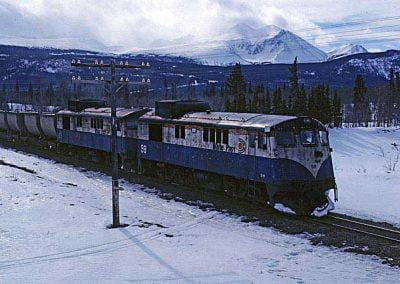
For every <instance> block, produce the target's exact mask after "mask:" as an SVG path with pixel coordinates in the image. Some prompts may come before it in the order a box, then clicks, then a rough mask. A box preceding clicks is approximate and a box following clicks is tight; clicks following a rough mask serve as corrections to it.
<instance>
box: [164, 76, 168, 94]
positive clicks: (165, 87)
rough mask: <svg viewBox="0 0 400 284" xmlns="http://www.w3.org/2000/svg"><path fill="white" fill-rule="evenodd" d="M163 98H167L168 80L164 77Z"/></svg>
mask: <svg viewBox="0 0 400 284" xmlns="http://www.w3.org/2000/svg"><path fill="white" fill-rule="evenodd" d="M164 98H165V99H167V98H168V82H167V78H166V77H165V78H164Z"/></svg>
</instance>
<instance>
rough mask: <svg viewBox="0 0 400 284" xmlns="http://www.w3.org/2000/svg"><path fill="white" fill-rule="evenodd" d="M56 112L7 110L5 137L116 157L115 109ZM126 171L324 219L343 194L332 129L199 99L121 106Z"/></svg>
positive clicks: (79, 105)
mask: <svg viewBox="0 0 400 284" xmlns="http://www.w3.org/2000/svg"><path fill="white" fill-rule="evenodd" d="M72 106H73V107H69V108H68V109H66V110H62V111H59V112H57V113H53V114H44V113H34V112H28V113H22V112H20V113H17V112H9V111H0V131H2V134H1V137H3V138H8V139H9V138H12V139H20V140H22V141H27V142H26V143H36V142H40V144H41V145H43V143H46V145H50V147H49V148H51V149H53V150H55V149H56V150H57V151H61V152H68V153H70V154H71V153H72V154H74V155H77V156H90V157H92V158H93V159H98V160H100V161H103V162H107V161H108V160H109V156H110V155H109V151H110V148H111V147H110V145H111V138H110V137H111V136H110V134H111V125H110V122H111V119H110V118H111V113H110V108H107V107H104V106H103V105H99V104H98V103H93V102H84V101H82V102H75V103H74V104H73V105H72ZM117 123H118V127H117V132H118V138H117V149H118V154H119V160H120V165H121V169H123V170H125V171H135V172H137V173H143V174H149V175H153V176H157V177H159V178H162V179H165V180H167V181H171V182H177V183H184V184H187V185H191V186H195V187H198V188H204V189H207V190H216V191H218V190H221V191H224V192H225V193H226V194H228V195H232V196H235V197H239V198H247V199H252V200H255V201H258V202H262V203H264V204H269V205H270V206H272V207H275V208H276V209H278V210H285V211H292V212H295V213H297V214H302V215H315V216H322V215H325V214H327V212H328V211H330V210H332V209H333V202H332V201H331V200H330V198H329V195H328V194H329V192H330V190H332V189H333V190H334V192H335V198H336V197H337V190H336V183H335V178H334V173H333V167H332V160H331V148H330V147H329V140H328V131H327V129H326V127H325V126H324V125H322V124H321V123H320V122H319V121H317V120H315V119H313V118H310V117H296V116H281V115H265V114H254V113H228V112H214V111H211V110H210V108H209V106H208V105H207V104H205V103H203V102H199V101H172V100H169V101H160V102H157V103H156V106H155V108H154V109H150V108H118V109H117Z"/></svg>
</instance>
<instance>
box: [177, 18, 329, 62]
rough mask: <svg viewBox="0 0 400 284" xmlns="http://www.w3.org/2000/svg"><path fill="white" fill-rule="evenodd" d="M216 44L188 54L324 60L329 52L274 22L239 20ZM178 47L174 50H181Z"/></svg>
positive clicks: (207, 58)
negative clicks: (255, 23) (253, 24)
mask: <svg viewBox="0 0 400 284" xmlns="http://www.w3.org/2000/svg"><path fill="white" fill-rule="evenodd" d="M222 38H223V39H221V40H219V41H218V42H215V43H214V44H212V45H208V46H202V47H200V48H198V49H196V50H192V51H186V52H185V54H180V55H184V56H187V57H191V58H194V59H197V60H199V61H200V62H202V63H204V64H209V65H231V64H234V63H237V62H240V63H242V64H265V63H292V62H293V60H294V58H295V57H296V56H297V59H298V62H321V61H324V60H325V59H326V56H327V55H326V53H325V52H323V51H322V50H320V49H318V48H316V47H315V46H313V45H311V44H310V43H308V42H307V41H305V40H303V39H302V38H300V37H299V36H297V35H295V34H294V33H292V32H290V31H287V30H284V29H281V28H279V27H277V26H274V25H267V26H263V27H259V28H253V27H251V26H249V25H247V24H244V23H242V24H238V25H235V26H234V27H232V29H230V30H229V31H228V32H227V33H225V34H224V35H223V36H222ZM177 52H178V50H174V51H173V52H172V54H174V53H177Z"/></svg>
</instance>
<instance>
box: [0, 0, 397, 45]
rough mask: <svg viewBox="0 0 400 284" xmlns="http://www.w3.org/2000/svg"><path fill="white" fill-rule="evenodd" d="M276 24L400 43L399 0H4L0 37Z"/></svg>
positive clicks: (156, 38) (87, 36)
mask: <svg viewBox="0 0 400 284" xmlns="http://www.w3.org/2000/svg"><path fill="white" fill-rule="evenodd" d="M241 23H246V24H248V25H251V26H252V27H255V28H257V27H262V26H264V25H276V26H279V27H281V28H284V29H288V30H290V31H292V32H294V33H296V34H298V35H299V36H301V37H303V38H304V39H306V40H308V41H309V42H311V43H312V44H314V45H316V46H317V47H319V48H321V49H322V50H324V51H330V50H331V49H333V48H334V47H337V46H340V45H344V44H347V43H360V44H363V45H364V46H365V47H367V48H368V49H370V50H371V51H378V50H386V49H392V48H395V49H400V1H399V0H357V1H356V0H353V1H352V0H335V1H333V2H332V1H328V0H297V1H294V0H196V1H195V0H193V1H191V0H180V1H178V0H147V1H146V0H114V1H106V0H85V1H78V0H68V1H66V0H29V1H26V0H0V44H18V45H33V46H53V47H77V48H85V49H93V50H101V51H118V52H126V51H135V50H141V49H149V48H162V47H164V46H171V45H174V44H176V45H182V44H186V45H187V47H188V48H191V46H195V45H196V44H199V43H202V42H209V41H212V40H215V39H218V38H220V37H221V35H224V34H226V32H227V31H229V30H231V29H232V27H233V26H235V25H237V24H241Z"/></svg>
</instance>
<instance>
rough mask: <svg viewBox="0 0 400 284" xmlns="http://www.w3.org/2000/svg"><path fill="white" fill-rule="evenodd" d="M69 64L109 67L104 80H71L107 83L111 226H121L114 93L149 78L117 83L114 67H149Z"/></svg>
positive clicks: (126, 62)
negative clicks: (109, 133)
mask: <svg viewBox="0 0 400 284" xmlns="http://www.w3.org/2000/svg"><path fill="white" fill-rule="evenodd" d="M71 66H73V67H86V68H109V69H110V77H111V78H110V80H104V78H103V77H101V78H100V80H99V79H98V77H96V80H81V78H80V76H78V77H75V76H74V77H72V80H77V79H78V81H79V82H82V83H102V84H108V85H109V90H107V89H106V91H108V93H109V94H110V106H111V166H112V185H111V190H112V213H113V223H112V226H111V227H112V228H118V227H120V226H121V222H120V218H119V181H118V152H117V101H116V95H117V93H118V92H119V91H120V90H121V89H122V88H123V87H124V86H125V85H127V84H134V85H138V84H144V85H146V84H148V83H150V80H149V79H148V80H147V81H146V80H145V79H143V81H142V82H133V83H130V82H129V80H128V77H125V78H124V77H121V80H120V81H119V82H118V83H117V81H116V79H115V77H116V69H137V70H138V69H143V68H149V67H150V64H149V63H147V64H145V63H144V62H143V63H142V65H132V64H129V63H128V61H125V63H124V62H123V61H121V62H120V64H116V63H115V61H114V60H111V61H110V63H106V64H104V63H103V60H100V62H98V61H97V60H96V61H95V63H81V61H80V60H76V61H75V60H72V62H71Z"/></svg>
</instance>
